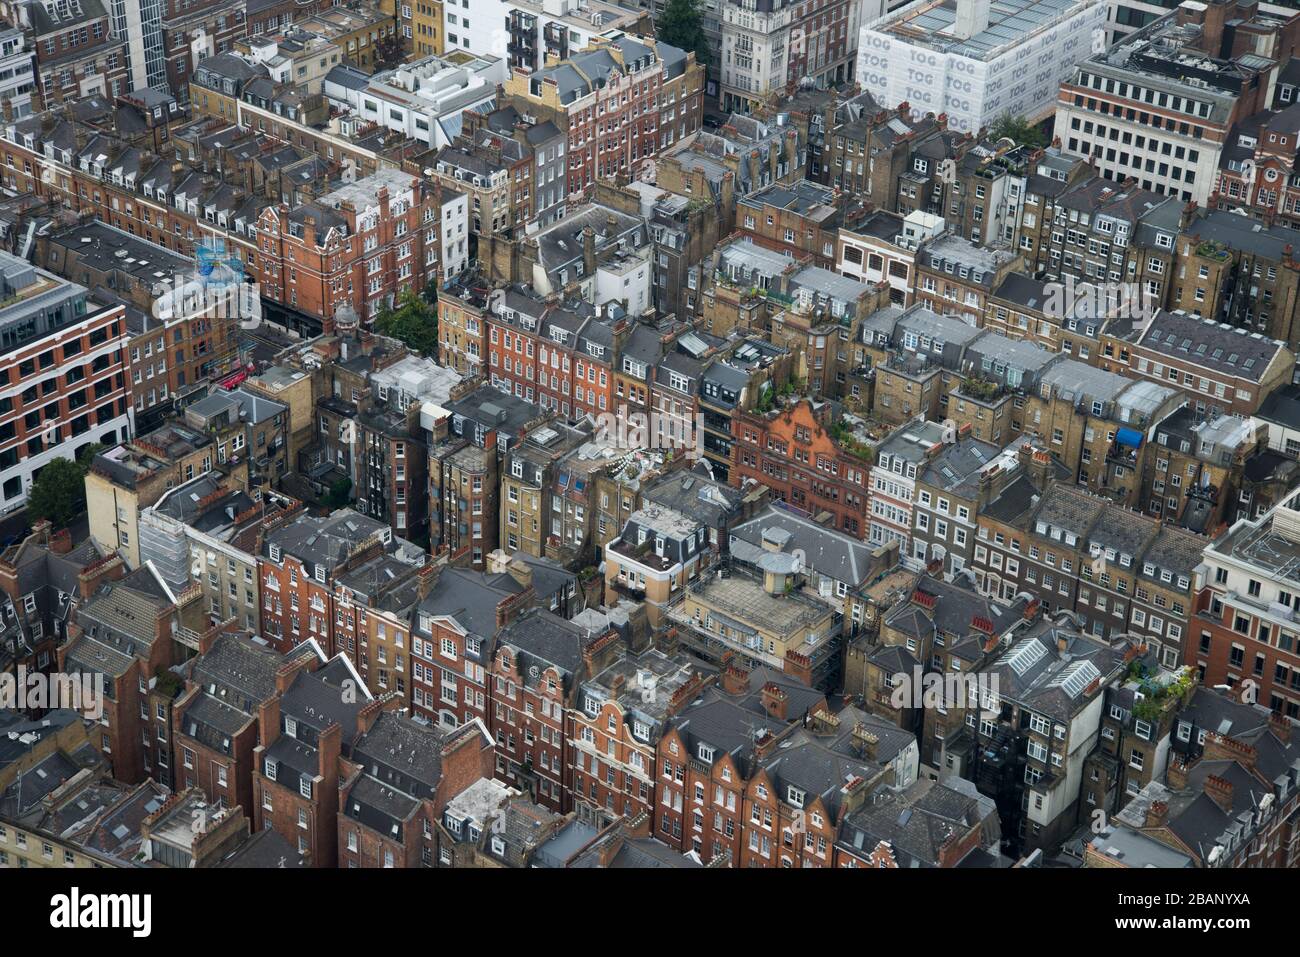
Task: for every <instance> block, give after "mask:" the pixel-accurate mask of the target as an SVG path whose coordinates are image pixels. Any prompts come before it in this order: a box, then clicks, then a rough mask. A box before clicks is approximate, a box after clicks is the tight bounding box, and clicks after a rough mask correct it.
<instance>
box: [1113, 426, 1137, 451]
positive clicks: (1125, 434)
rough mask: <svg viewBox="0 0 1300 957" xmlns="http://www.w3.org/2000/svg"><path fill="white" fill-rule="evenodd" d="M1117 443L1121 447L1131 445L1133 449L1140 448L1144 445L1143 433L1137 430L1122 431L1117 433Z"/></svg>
mask: <svg viewBox="0 0 1300 957" xmlns="http://www.w3.org/2000/svg"><path fill="white" fill-rule="evenodd" d="M1115 441H1116V442H1118V443H1119V444H1120V445H1129V446H1132V447H1133V448H1135V449H1136V448H1140V447H1141V445H1142V433H1141V432H1139V431H1138V430H1137V429H1120V430H1119V431H1118V432H1116V433H1115Z"/></svg>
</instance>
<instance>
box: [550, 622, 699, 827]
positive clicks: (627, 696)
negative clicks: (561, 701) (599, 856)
mask: <svg viewBox="0 0 1300 957" xmlns="http://www.w3.org/2000/svg"><path fill="white" fill-rule="evenodd" d="M707 680H708V679H706V678H705V676H704V673H703V672H702V671H700V670H698V669H697V667H696V665H695V662H694V659H692V658H691V657H690V656H687V655H683V654H674V655H672V656H669V655H666V654H664V653H663V652H662V651H660V650H659V649H657V648H651V649H649V650H646V651H642V652H640V653H625V654H623V655H620V656H619V657H618V658H617V659H616V660H614V661H613V663H612V664H610V665H609V666H608V667H606V668H604V669H603V670H601V671H600V672H599V673H597V674H595V675H594V676H593V677H592V678H590V679H588V680H586V681H584V682H583V683H582V686H581V689H580V690H579V693H578V707H577V708H575V709H572V710H571V711H570V712H569V717H568V725H569V739H570V741H571V742H572V748H573V767H572V781H573V785H572V791H573V800H574V801H580V802H582V803H584V804H587V805H589V806H591V807H595V808H603V809H604V810H606V811H610V812H613V813H614V814H621V815H623V816H624V817H629V818H632V817H636V816H637V815H639V814H653V811H654V808H655V806H656V805H657V804H658V801H659V797H658V787H657V785H658V778H657V777H656V776H655V749H656V748H657V747H658V743H659V738H660V737H661V735H662V734H663V729H664V727H665V725H666V722H667V720H668V719H669V718H671V717H672V716H673V715H675V714H676V713H677V712H678V711H680V710H681V709H682V708H683V707H684V706H685V705H686V704H687V702H689V701H692V700H693V699H694V698H695V697H696V696H697V695H698V694H699V692H700V691H701V690H702V689H703V688H704V686H705V685H706V683H707Z"/></svg>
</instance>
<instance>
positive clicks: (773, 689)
mask: <svg viewBox="0 0 1300 957" xmlns="http://www.w3.org/2000/svg"><path fill="white" fill-rule="evenodd" d="M788 705H789V696H788V695H787V694H786V693H785V692H784V691H782V690H781V687H780V685H778V684H777V683H776V682H774V681H769V682H768V683H767V684H765V685H763V710H765V711H766V712H767V713H768V714H769V715H771V716H772V717H773V718H776V720H778V721H788V720H789V717H788V715H787V709H788Z"/></svg>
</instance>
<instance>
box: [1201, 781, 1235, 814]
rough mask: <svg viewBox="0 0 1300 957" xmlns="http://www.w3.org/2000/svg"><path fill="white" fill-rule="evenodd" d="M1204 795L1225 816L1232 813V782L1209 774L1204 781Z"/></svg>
mask: <svg viewBox="0 0 1300 957" xmlns="http://www.w3.org/2000/svg"><path fill="white" fill-rule="evenodd" d="M1205 793H1206V795H1207V796H1208V797H1209V798H1210V800H1212V801H1213V802H1214V803H1215V804H1217V805H1219V807H1220V809H1222V810H1223V812H1224V813H1225V814H1231V813H1232V782H1231V781H1229V780H1228V779H1227V778H1221V777H1219V776H1218V775H1217V774H1211V775H1210V776H1209V777H1207V778H1206V779H1205Z"/></svg>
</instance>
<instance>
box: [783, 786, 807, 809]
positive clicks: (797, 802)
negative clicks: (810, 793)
mask: <svg viewBox="0 0 1300 957" xmlns="http://www.w3.org/2000/svg"><path fill="white" fill-rule="evenodd" d="M785 796H786V801H787V802H788V803H789V804H790V806H791V807H803V802H804V798H805V797H807V793H806V792H804V791H801V790H800V789H799V788H797V787H794V786H793V785H791V786H790V787H789V788H788V789H787V790H786V794H785Z"/></svg>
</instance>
